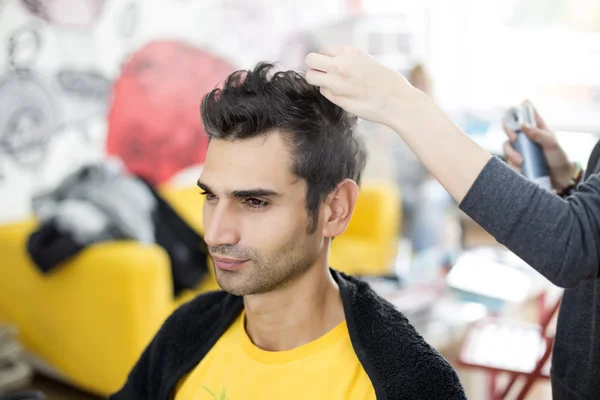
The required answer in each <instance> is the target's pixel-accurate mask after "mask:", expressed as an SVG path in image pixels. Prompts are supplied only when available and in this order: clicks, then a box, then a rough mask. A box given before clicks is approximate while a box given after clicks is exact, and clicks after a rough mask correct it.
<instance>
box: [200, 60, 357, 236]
mask: <svg viewBox="0 0 600 400" xmlns="http://www.w3.org/2000/svg"><path fill="white" fill-rule="evenodd" d="M201 112H202V120H203V122H204V127H205V129H206V132H207V134H208V136H209V138H210V139H220V140H233V141H235V140H244V139H249V138H254V137H256V136H258V135H265V134H268V133H271V132H273V131H275V130H277V131H278V132H279V133H280V134H282V135H283V136H284V138H285V139H286V142H287V143H289V147H290V155H291V157H292V172H293V173H294V174H295V175H296V176H298V177H299V178H302V179H304V180H306V183H307V188H308V190H307V194H306V208H307V212H308V214H309V216H310V217H311V223H310V225H309V228H308V231H309V233H313V232H314V231H315V230H316V222H317V214H318V211H319V205H320V203H321V201H323V199H325V197H326V196H327V195H328V194H329V193H330V192H331V191H332V190H333V189H334V188H335V187H336V186H337V184H339V183H340V182H341V181H343V180H344V179H347V178H350V179H353V180H354V181H356V182H357V183H360V175H361V173H362V170H363V169H364V167H365V164H366V149H365V145H364V143H363V141H362V138H360V137H359V136H358V135H357V134H356V133H355V126H356V117H354V116H352V115H350V114H348V113H347V112H345V111H344V110H342V109H341V108H340V107H338V106H337V105H335V104H333V103H332V102H330V101H329V100H327V99H326V98H325V97H324V96H323V95H322V94H321V93H320V92H319V88H318V87H316V86H313V85H311V84H309V83H308V82H307V81H306V79H305V78H304V76H303V75H302V74H300V73H298V72H295V71H285V72H284V71H280V72H274V66H273V64H269V63H259V64H258V65H257V66H256V67H255V68H254V69H253V70H249V71H246V70H241V71H237V72H234V73H233V74H231V75H229V77H228V78H227V79H226V81H225V84H224V86H223V88H222V89H214V90H213V91H212V92H210V93H209V94H207V95H206V96H205V97H204V99H203V101H202V106H201Z"/></svg>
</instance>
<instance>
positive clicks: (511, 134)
mask: <svg viewBox="0 0 600 400" xmlns="http://www.w3.org/2000/svg"><path fill="white" fill-rule="evenodd" d="M534 109H535V108H534ZM535 121H536V125H537V127H530V126H527V125H524V126H523V127H522V130H523V133H525V134H526V135H527V136H528V137H529V138H530V139H531V140H533V141H534V142H536V143H538V144H539V145H540V146H541V147H542V150H543V151H544V156H545V157H546V161H547V162H548V168H549V170H550V179H551V181H552V187H553V188H554V189H556V190H560V189H562V188H564V187H565V186H567V184H568V182H569V179H571V178H572V177H573V174H574V173H575V166H574V164H573V163H572V162H570V161H569V158H568V157H567V154H566V153H565V151H564V150H563V148H562V147H560V145H559V144H558V141H557V139H556V135H555V134H554V132H552V130H550V128H548V126H547V125H546V123H545V122H544V120H543V119H542V117H541V116H540V115H539V114H538V112H537V110H535ZM504 131H505V132H506V135H507V136H508V141H507V142H506V143H504V155H505V156H506V160H507V163H508V165H510V166H511V167H512V168H513V169H515V170H516V171H520V170H521V165H522V164H523V157H522V156H521V154H519V153H518V152H517V151H516V150H515V149H514V148H513V147H512V143H513V142H514V141H515V140H517V133H516V132H515V131H513V130H511V129H510V128H508V127H507V126H506V125H504Z"/></svg>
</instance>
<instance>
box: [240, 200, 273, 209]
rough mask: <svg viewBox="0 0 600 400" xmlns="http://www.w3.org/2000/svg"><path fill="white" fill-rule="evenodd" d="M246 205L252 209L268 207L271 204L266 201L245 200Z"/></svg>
mask: <svg viewBox="0 0 600 400" xmlns="http://www.w3.org/2000/svg"><path fill="white" fill-rule="evenodd" d="M244 203H245V204H247V205H249V206H250V207H252V208H263V207H266V206H267V204H269V203H267V202H266V201H264V200H259V199H253V198H250V199H246V200H244Z"/></svg>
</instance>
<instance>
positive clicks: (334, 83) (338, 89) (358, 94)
mask: <svg viewBox="0 0 600 400" xmlns="http://www.w3.org/2000/svg"><path fill="white" fill-rule="evenodd" d="M305 62H306V66H307V67H308V71H307V73H306V80H307V81H308V82H309V83H310V84H312V85H315V86H318V87H319V88H320V89H321V93H322V94H323V95H324V96H325V97H326V98H328V99H329V100H330V101H331V102H333V103H335V104H337V105H338V106H340V107H342V108H343V109H344V110H346V111H348V112H349V113H352V114H354V115H356V116H357V117H360V118H363V119H366V120H369V121H373V122H378V123H381V124H384V125H388V126H390V124H391V122H392V121H391V120H390V119H391V117H392V116H393V117H394V118H398V119H400V118H401V117H402V116H401V115H398V113H402V114H403V115H404V114H406V115H408V116H410V113H411V112H415V111H418V110H419V108H418V107H417V106H416V105H415V104H414V103H415V102H414V101H413V100H414V99H415V98H417V97H419V96H421V97H422V96H424V95H423V94H422V93H421V92H420V91H419V90H417V89H415V88H414V87H413V86H412V85H411V84H410V83H409V82H408V81H407V80H406V79H405V78H404V77H403V76H402V75H400V74H399V73H397V72H395V71H393V70H391V69H389V68H387V67H386V66H384V65H382V64H381V63H379V62H378V61H377V60H375V59H374V58H373V57H371V56H370V55H368V54H367V53H365V52H364V51H362V50H361V49H359V48H357V47H353V46H332V47H328V48H325V49H323V50H322V51H320V52H319V53H310V54H309V55H307V56H306V59H305ZM398 104H400V105H401V107H400V108H399V107H398Z"/></svg>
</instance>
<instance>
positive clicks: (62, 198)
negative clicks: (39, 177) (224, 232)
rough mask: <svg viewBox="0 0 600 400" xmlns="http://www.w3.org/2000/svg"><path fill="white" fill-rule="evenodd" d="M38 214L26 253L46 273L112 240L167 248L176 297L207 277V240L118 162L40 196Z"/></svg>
mask: <svg viewBox="0 0 600 400" xmlns="http://www.w3.org/2000/svg"><path fill="white" fill-rule="evenodd" d="M33 210H34V213H35V214H36V216H37V218H38V220H39V227H38V229H37V230H36V231H35V232H33V233H32V234H31V235H30V237H29V240H28V243H27V250H28V252H29V254H30V256H31V258H32V259H33V261H34V262H35V264H36V265H37V267H38V268H39V270H40V271H41V272H42V273H44V274H48V273H50V272H51V271H53V270H54V269H55V268H56V267H58V266H59V265H60V264H61V263H63V262H64V261H66V260H68V259H69V258H71V257H73V256H75V255H76V254H78V253H79V252H80V251H82V250H84V249H85V248H86V247H88V246H90V245H92V244H94V243H98V242H104V241H112V240H135V241H138V242H140V243H147V244H148V243H156V244H158V245H160V246H162V247H163V248H164V249H165V250H166V252H167V254H168V255H169V258H170V260H171V272H172V274H171V275H172V277H173V289H174V295H175V296H177V295H178V294H179V293H180V292H181V291H182V290H184V289H191V288H194V287H196V286H197V285H198V283H199V282H200V281H201V280H202V279H203V278H204V276H206V274H207V272H208V265H207V256H208V254H207V248H206V243H205V242H204V240H203V238H202V236H201V235H199V234H198V233H197V232H196V231H195V230H194V229H193V228H192V227H190V226H189V225H188V224H187V223H186V222H185V221H184V220H183V219H182V218H181V217H180V216H179V215H178V214H177V212H176V211H175V210H174V209H173V208H172V207H171V206H170V205H169V204H168V203H167V202H166V201H165V200H164V199H163V198H162V197H161V196H160V194H159V193H158V192H157V191H156V190H155V188H153V187H152V186H151V185H150V184H148V183H147V182H146V181H144V180H143V179H142V178H140V177H136V176H132V175H130V174H128V173H127V172H126V170H125V167H124V165H123V163H122V162H121V160H119V159H118V158H111V159H108V160H105V161H103V162H100V163H97V164H92V165H87V166H84V167H83V168H81V169H79V170H78V171H76V172H75V173H73V174H71V175H70V176H68V177H67V178H66V179H64V180H63V181H62V182H61V183H60V184H59V185H58V187H57V188H55V189H54V190H52V191H50V192H48V193H44V194H42V195H39V196H36V197H35V198H34V200H33Z"/></svg>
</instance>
